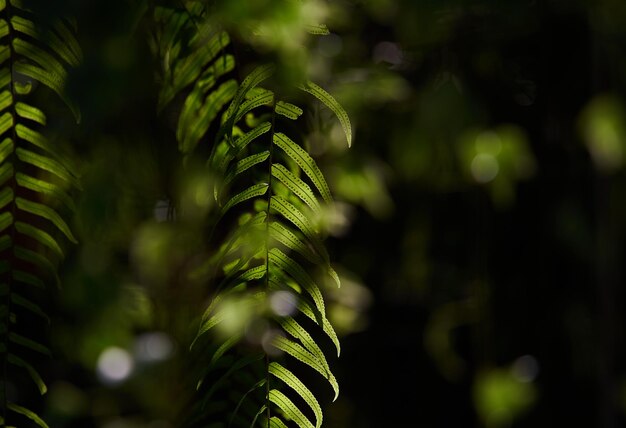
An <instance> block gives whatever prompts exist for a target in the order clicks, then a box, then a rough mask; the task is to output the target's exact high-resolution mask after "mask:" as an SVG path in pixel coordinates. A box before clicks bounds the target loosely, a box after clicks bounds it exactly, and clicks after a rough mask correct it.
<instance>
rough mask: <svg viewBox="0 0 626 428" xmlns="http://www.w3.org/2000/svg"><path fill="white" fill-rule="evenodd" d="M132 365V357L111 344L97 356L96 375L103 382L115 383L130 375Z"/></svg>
mask: <svg viewBox="0 0 626 428" xmlns="http://www.w3.org/2000/svg"><path fill="white" fill-rule="evenodd" d="M133 366H134V363H133V359H132V357H131V355H130V354H129V353H128V352H127V351H126V350H125V349H122V348H118V347H116V346H111V347H109V348H106V349H105V350H104V351H102V353H101V354H100V356H99V357H98V364H97V372H98V377H99V378H100V380H101V381H102V382H103V383H105V384H109V385H113V384H117V383H120V382H123V381H124V380H126V379H127V378H128V377H129V376H130V374H131V373H132V371H133Z"/></svg>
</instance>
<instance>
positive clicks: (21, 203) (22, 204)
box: [15, 197, 78, 244]
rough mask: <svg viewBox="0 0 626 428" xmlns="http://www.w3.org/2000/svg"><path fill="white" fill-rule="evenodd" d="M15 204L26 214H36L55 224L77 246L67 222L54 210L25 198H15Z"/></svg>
mask: <svg viewBox="0 0 626 428" xmlns="http://www.w3.org/2000/svg"><path fill="white" fill-rule="evenodd" d="M15 204H16V205H17V207H18V208H19V209H20V210H22V211H25V212H28V213H30V214H34V215H37V216H40V217H42V218H45V219H46V220H49V221H50V222H52V224H54V225H55V226H56V227H57V228H58V229H59V230H60V231H61V232H63V234H64V235H65V236H66V237H67V239H69V240H70V241H71V242H73V243H75V244H77V243H78V241H77V240H76V238H74V235H73V234H72V231H71V230H70V228H69V226H68V225H67V223H65V220H63V218H62V217H61V216H60V215H59V214H58V213H57V212H56V211H55V210H54V209H52V208H50V207H48V206H46V205H43V204H40V203H38V202H32V201H29V200H27V199H24V198H20V197H17V198H15Z"/></svg>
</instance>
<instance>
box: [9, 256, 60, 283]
mask: <svg viewBox="0 0 626 428" xmlns="http://www.w3.org/2000/svg"><path fill="white" fill-rule="evenodd" d="M13 254H14V255H15V257H17V258H18V259H20V260H23V261H25V262H28V263H31V264H32V265H34V266H36V267H38V268H41V269H43V270H44V271H46V272H47V273H48V274H49V275H50V276H52V277H54V278H56V281H57V283H58V282H59V279H58V277H57V276H56V275H57V274H56V267H55V265H54V264H53V263H52V262H51V261H50V260H49V259H48V258H46V257H44V256H42V255H41V254H39V253H36V252H34V251H32V250H29V249H26V248H23V247H21V246H19V245H15V246H14V247H13ZM13 279H15V280H16V281H21V282H24V283H26V284H30V285H33V286H35V287H38V288H43V283H42V281H41V279H39V278H38V277H36V276H34V275H32V274H30V273H27V272H24V271H22V270H19V269H14V270H13Z"/></svg>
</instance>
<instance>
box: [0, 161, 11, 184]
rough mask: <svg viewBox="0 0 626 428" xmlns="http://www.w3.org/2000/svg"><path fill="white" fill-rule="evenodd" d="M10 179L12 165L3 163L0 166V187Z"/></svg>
mask: <svg viewBox="0 0 626 428" xmlns="http://www.w3.org/2000/svg"><path fill="white" fill-rule="evenodd" d="M11 177H13V164H12V163H9V162H5V163H3V164H2V165H0V186H2V185H4V184H5V183H6V182H7V181H8V180H9V179H10V178H11Z"/></svg>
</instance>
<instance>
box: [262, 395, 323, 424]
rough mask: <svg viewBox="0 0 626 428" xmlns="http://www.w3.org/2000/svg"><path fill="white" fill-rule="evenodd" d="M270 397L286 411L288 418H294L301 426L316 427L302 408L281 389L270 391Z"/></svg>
mask: <svg viewBox="0 0 626 428" xmlns="http://www.w3.org/2000/svg"><path fill="white" fill-rule="evenodd" d="M269 399H270V401H271V402H272V403H274V404H276V405H277V406H278V408H279V409H281V410H282V411H283V412H284V413H285V416H286V417H287V418H288V419H290V420H293V421H294V422H295V423H296V424H297V425H298V426H299V427H300V428H314V426H313V424H312V423H311V422H310V421H309V420H308V419H307V417H306V416H304V414H303V413H302V412H301V411H300V409H298V407H296V405H295V404H293V402H292V401H291V400H290V399H289V398H287V396H286V395H285V394H283V393H282V392H280V391H279V390H277V389H272V390H271V391H270V393H269Z"/></svg>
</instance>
